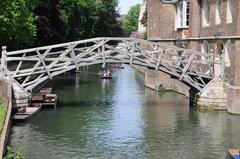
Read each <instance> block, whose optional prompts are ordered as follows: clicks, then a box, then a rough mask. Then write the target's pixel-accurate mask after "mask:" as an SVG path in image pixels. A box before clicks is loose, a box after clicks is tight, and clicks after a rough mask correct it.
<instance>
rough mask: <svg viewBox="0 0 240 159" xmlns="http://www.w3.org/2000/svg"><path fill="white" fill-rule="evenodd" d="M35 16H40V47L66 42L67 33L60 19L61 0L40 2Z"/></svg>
mask: <svg viewBox="0 0 240 159" xmlns="http://www.w3.org/2000/svg"><path fill="white" fill-rule="evenodd" d="M34 14H35V15H37V16H38V19H37V22H36V25H37V44H38V45H49V44H56V43H61V42H64V40H65V31H64V28H63V22H62V21H61V19H60V12H59V0H51V1H49V0H38V2H37V7H36V9H35V10H34Z"/></svg>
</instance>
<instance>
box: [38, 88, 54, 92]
mask: <svg viewBox="0 0 240 159" xmlns="http://www.w3.org/2000/svg"><path fill="white" fill-rule="evenodd" d="M39 93H40V94H50V93H52V88H51V87H49V88H42V89H40V91H39Z"/></svg>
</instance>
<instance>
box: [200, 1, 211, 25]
mask: <svg viewBox="0 0 240 159" xmlns="http://www.w3.org/2000/svg"><path fill="white" fill-rule="evenodd" d="M210 5H211V1H210V0H203V3H202V26H209V20H210Z"/></svg>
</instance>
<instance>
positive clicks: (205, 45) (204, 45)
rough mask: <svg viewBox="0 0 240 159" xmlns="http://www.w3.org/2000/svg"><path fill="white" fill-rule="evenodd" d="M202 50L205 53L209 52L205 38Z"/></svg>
mask: <svg viewBox="0 0 240 159" xmlns="http://www.w3.org/2000/svg"><path fill="white" fill-rule="evenodd" d="M202 52H203V53H208V52H209V48H208V42H207V40H204V41H203V44H202Z"/></svg>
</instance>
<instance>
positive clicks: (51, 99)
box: [43, 94, 57, 108]
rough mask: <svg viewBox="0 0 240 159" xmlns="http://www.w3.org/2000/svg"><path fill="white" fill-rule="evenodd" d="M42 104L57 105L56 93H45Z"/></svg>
mask: <svg viewBox="0 0 240 159" xmlns="http://www.w3.org/2000/svg"><path fill="white" fill-rule="evenodd" d="M43 106H54V108H55V107H56V106H57V95H56V94H46V95H44V97H43Z"/></svg>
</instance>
